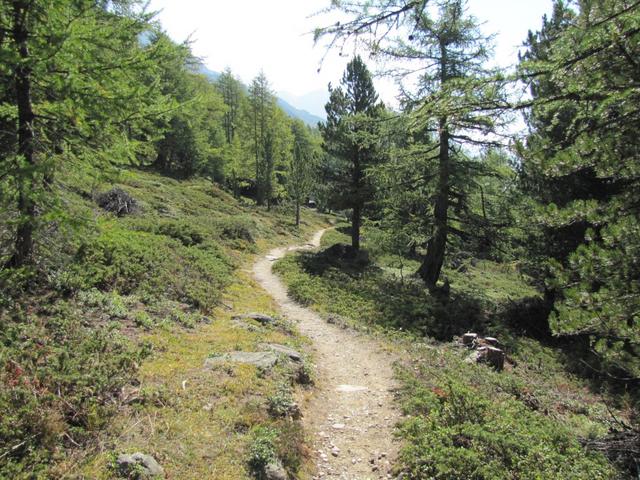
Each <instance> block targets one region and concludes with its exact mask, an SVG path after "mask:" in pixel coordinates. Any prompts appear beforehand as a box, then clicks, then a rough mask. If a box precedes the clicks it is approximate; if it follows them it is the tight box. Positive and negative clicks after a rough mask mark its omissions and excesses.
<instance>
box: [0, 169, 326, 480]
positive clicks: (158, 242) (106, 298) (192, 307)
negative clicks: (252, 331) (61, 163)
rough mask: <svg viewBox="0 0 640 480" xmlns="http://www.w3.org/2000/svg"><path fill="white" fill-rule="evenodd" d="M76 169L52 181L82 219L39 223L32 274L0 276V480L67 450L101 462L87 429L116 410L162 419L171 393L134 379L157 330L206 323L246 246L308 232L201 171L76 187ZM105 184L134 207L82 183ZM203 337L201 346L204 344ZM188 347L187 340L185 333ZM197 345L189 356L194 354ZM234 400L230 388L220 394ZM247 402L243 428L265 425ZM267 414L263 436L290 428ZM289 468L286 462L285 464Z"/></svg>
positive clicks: (40, 466) (232, 343) (47, 466)
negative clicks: (97, 198) (42, 239)
mask: <svg viewBox="0 0 640 480" xmlns="http://www.w3.org/2000/svg"><path fill="white" fill-rule="evenodd" d="M89 174H90V171H89V170H83V169H79V170H77V171H75V172H73V173H70V175H69V176H68V177H67V181H68V183H67V185H66V189H67V190H68V192H69V193H67V194H66V198H65V202H66V203H67V205H68V209H69V211H70V212H73V213H74V215H77V217H78V218H84V219H85V220H84V221H83V222H78V223H77V225H76V226H75V227H74V228H64V229H59V230H53V231H51V232H49V234H48V238H47V242H48V243H49V244H50V245H51V248H47V249H45V248H41V249H39V252H40V254H41V258H42V263H41V265H40V267H39V273H38V274H37V275H34V274H33V273H31V274H28V275H27V274H25V276H21V275H19V271H17V270H13V271H12V272H13V274H12V275H11V276H7V277H3V278H2V281H3V282H4V283H3V285H4V286H6V287H7V288H3V289H2V302H3V303H2V306H3V309H2V312H1V313H0V323H1V327H2V328H1V333H0V384H1V385H2V389H0V390H1V392H0V409H1V410H2V411H3V412H6V413H7V414H6V415H3V416H2V418H1V420H0V445H1V447H0V455H2V456H3V457H2V462H0V477H3V478H4V477H6V478H33V476H34V475H35V476H38V475H39V476H40V477H42V478H51V477H52V476H58V475H61V474H62V473H68V472H69V471H71V470H73V469H77V468H78V466H77V465H75V466H74V465H73V464H70V463H67V461H66V458H67V457H68V456H72V458H75V459H76V461H77V463H79V464H86V463H87V462H89V465H90V466H89V467H87V468H89V471H91V472H92V473H91V474H89V476H90V477H91V478H96V477H100V476H101V475H103V474H104V472H107V471H108V468H107V465H108V461H106V459H105V462H104V463H100V465H101V467H100V468H97V467H94V466H93V463H92V460H91V458H92V457H91V451H92V448H93V445H95V442H96V439H98V438H101V437H102V436H104V435H108V434H110V432H114V431H117V427H115V425H119V424H120V420H118V419H119V418H120V417H121V416H123V415H124V417H125V418H126V417H127V415H130V414H132V413H131V412H129V413H126V414H125V413H124V412H127V408H132V407H134V408H138V409H142V411H144V409H152V410H154V411H155V412H156V413H155V415H166V414H167V412H166V411H165V410H164V408H166V407H167V406H168V405H171V404H172V403H173V402H174V398H173V397H174V392H170V391H166V387H162V385H161V384H155V383H153V382H148V383H147V384H146V385H145V386H143V387H140V386H137V385H138V384H139V383H140V380H141V378H143V377H144V375H145V371H146V368H147V367H145V365H147V364H149V362H153V361H154V359H155V358H157V356H158V355H163V351H164V350H166V348H167V347H166V345H164V344H163V341H164V340H163V341H160V339H161V338H163V337H164V336H167V337H169V338H177V337H179V336H180V335H182V334H183V333H181V332H190V331H193V332H195V331H196V330H195V329H196V328H203V326H207V325H206V324H208V323H211V322H214V321H216V322H217V321H218V319H217V317H218V316H219V315H220V312H219V309H220V305H221V302H222V301H223V299H222V297H223V293H224V292H225V291H226V290H227V289H228V288H229V287H230V286H231V283H232V282H233V281H234V274H235V271H236V268H237V267H238V266H239V265H241V264H242V262H244V261H245V259H246V258H248V255H249V254H251V253H253V252H256V251H258V249H259V248H260V247H259V246H258V242H262V243H265V242H273V241H274V240H276V239H278V238H282V239H284V238H289V237H290V236H291V235H298V236H304V235H306V234H307V232H308V231H309V228H310V222H309V220H308V219H306V218H303V219H302V225H301V229H300V230H294V219H293V218H292V217H291V216H290V215H289V214H288V212H286V211H285V210H281V209H277V211H276V209H274V211H273V212H271V213H268V214H267V213H266V212H258V211H256V210H255V208H252V207H250V206H248V204H245V205H243V204H242V203H241V202H238V201H236V200H235V199H233V197H232V196H231V195H229V194H227V193H225V192H224V191H222V190H220V189H219V188H218V187H216V186H215V185H213V184H211V182H209V181H206V180H197V179H196V180H192V181H184V180H183V181H177V180H174V179H171V178H167V177H163V176H161V175H157V174H153V173H145V172H143V171H136V170H122V171H120V172H119V173H118V174H117V175H115V176H111V179H110V180H109V181H107V180H106V179H105V180H102V181H99V182H97V183H96V182H93V183H89V182H87V181H86V179H87V177H86V176H85V175H89ZM112 182H113V183H112ZM113 184H115V185H117V188H119V189H121V191H123V192H124V191H126V192H127V195H128V196H130V198H132V199H135V200H136V204H137V205H138V209H137V211H136V212H129V213H128V214H127V215H122V216H118V212H108V211H104V210H102V209H100V208H98V205H97V203H94V200H93V195H92V192H94V191H109V188H110V185H113ZM290 217H291V218H290ZM285 218H287V220H285ZM313 225H315V223H313ZM289 232H292V233H289ZM3 272H6V271H3ZM27 280H28V281H27ZM235 281H236V282H237V280H235ZM243 295H244V294H243ZM238 304H239V305H241V303H238ZM247 308H249V307H247ZM211 328H215V329H216V332H218V333H215V335H218V336H219V337H220V339H221V343H220V345H219V348H221V349H222V351H226V350H230V349H231V350H232V349H234V348H236V347H237V346H238V343H239V340H238V339H237V338H233V339H232V338H228V337H226V336H225V335H226V334H224V333H220V331H219V330H217V329H218V328H219V327H213V326H212V327H211ZM205 338H206V340H204V339H203V340H200V341H202V342H203V345H202V346H201V348H206V345H207V342H210V339H209V337H205ZM274 340H279V341H282V340H281V339H274ZM256 341H257V340H256ZM188 343H189V345H190V346H191V347H192V348H195V341H191V342H188ZM210 353H211V352H210V351H209V352H199V354H200V355H201V357H200V358H195V357H193V361H194V363H195V364H196V365H197V364H201V362H202V361H203V358H206V356H207V354H210ZM149 355H151V357H149ZM164 361H165V362H166V361H167V360H164ZM141 366H143V370H142V372H141V371H140V367H141ZM283 375H284V373H283ZM170 378H171V377H166V378H165V382H166V381H171V380H170ZM243 381H244V382H247V385H251V382H252V380H251V379H250V377H247V378H245V379H244V380H243ZM260 382H262V386H261V387H260V386H258V385H254V388H264V389H266V390H270V389H271V388H272V382H273V385H275V384H280V383H282V379H281V378H280V376H276V377H274V378H273V379H269V380H260ZM212 388H213V386H212ZM273 388H275V386H274V387H273ZM134 391H135V392H138V393H135V397H134V398H137V400H135V402H133V403H129V402H130V401H131V398H130V395H131V394H130V393H126V392H134ZM163 392H164V393H163ZM240 397H241V395H240V394H239V393H237V392H236V393H234V392H233V391H232V392H231V393H230V399H229V401H230V402H235V401H239V399H240ZM212 398H213V397H212ZM231 398H234V400H231ZM128 406H129V407H128ZM221 408H222V406H221ZM224 408H226V407H224ZM252 408H253V407H252ZM261 408H263V409H264V415H259V416H256V417H255V418H254V420H252V425H256V426H258V425H260V424H263V423H268V422H269V421H270V418H269V415H268V414H267V413H268V406H267V405H265V406H264V407H261ZM158 412H163V413H158ZM236 415H241V414H240V413H237V414H236ZM185 418H186V417H185ZM114 419H115V420H114ZM225 421H226V420H225ZM114 423H115V425H114ZM276 423H277V424H276V425H274V426H273V428H275V431H277V432H280V431H281V430H282V431H291V429H292V428H293V427H292V426H290V425H288V423H289V421H288V420H287V419H284V418H282V419H278V420H277V421H276ZM292 432H293V431H292ZM291 435H292V437H291V438H292V440H291V442H292V443H291V445H288V446H287V447H286V448H284V447H283V448H282V449H281V450H282V451H280V450H279V452H280V453H281V454H282V455H284V454H285V453H286V452H285V450H287V449H290V447H292V445H294V444H296V443H299V440H294V438H298V437H297V435H299V433H297V434H295V435H294V433H291ZM248 441H249V439H248V437H247V439H246V440H244V441H243V444H244V442H248ZM134 448H135V447H134ZM137 448H140V447H137ZM238 448H240V447H238ZM290 450H291V452H290V454H291V455H293V452H294V451H296V450H295V449H290ZM292 458H293V457H292ZM225 461H226V460H225ZM283 461H285V463H286V462H287V460H286V459H284V460H283ZM291 461H293V462H294V464H295V463H296V462H298V463H299V460H295V461H294V460H291ZM294 464H292V463H290V462H289V463H286V465H287V467H289V468H291V469H292V471H294V469H295V468H296V467H295V465H294ZM243 469H244V467H241V468H240V471H244V470H243ZM61 472H62V473H61ZM99 472H100V473H99ZM237 472H238V471H236V473H235V474H234V475H237ZM230 478H238V477H237V476H235V477H234V476H233V475H232V476H231V477H230Z"/></svg>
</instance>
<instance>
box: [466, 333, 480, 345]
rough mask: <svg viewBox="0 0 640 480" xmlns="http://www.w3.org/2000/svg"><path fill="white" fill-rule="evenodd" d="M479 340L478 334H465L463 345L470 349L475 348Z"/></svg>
mask: <svg viewBox="0 0 640 480" xmlns="http://www.w3.org/2000/svg"><path fill="white" fill-rule="evenodd" d="M477 338H478V334H477V333H465V334H464V335H463V336H462V344H463V345H466V346H468V347H471V346H473V342H474V341H475V340H476V339H477Z"/></svg>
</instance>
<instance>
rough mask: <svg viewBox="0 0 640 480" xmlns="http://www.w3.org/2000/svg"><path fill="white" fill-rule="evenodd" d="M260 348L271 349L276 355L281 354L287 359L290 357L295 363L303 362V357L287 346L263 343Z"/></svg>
mask: <svg viewBox="0 0 640 480" xmlns="http://www.w3.org/2000/svg"><path fill="white" fill-rule="evenodd" d="M258 347H259V348H265V349H269V350H272V351H274V352H276V353H281V354H283V355H286V356H287V357H289V358H290V359H291V360H293V361H295V362H299V361H301V360H302V355H301V354H300V353H299V352H297V351H296V350H294V349H293V348H291V347H287V346H286V345H280V344H277V343H261V344H259V345H258Z"/></svg>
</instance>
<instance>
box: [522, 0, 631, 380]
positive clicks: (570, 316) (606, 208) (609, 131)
mask: <svg viewBox="0 0 640 480" xmlns="http://www.w3.org/2000/svg"><path fill="white" fill-rule="evenodd" d="M556 11H558V5H556ZM572 17H573V18H572V21H571V22H570V24H568V25H566V27H565V28H561V29H557V30H555V31H554V35H549V36H548V41H547V42H546V43H545V51H544V52H543V53H544V54H543V55H541V54H540V53H539V49H538V50H536V48H537V47H538V44H535V43H532V42H529V43H530V50H529V54H528V55H526V56H525V59H524V61H523V63H522V65H521V68H522V75H523V77H524V78H530V79H533V80H534V87H536V89H534V92H533V93H534V100H533V108H532V111H531V116H530V119H531V126H532V134H531V136H530V137H529V138H528V139H527V144H526V146H525V147H524V148H522V149H521V151H520V153H521V154H522V157H523V158H522V161H523V169H524V170H525V173H526V175H527V181H529V182H530V184H531V183H533V184H535V185H540V186H541V187H540V188H539V190H538V191H537V193H538V194H537V195H536V200H537V201H538V203H539V205H540V210H539V211H538V215H537V216H536V217H537V220H538V225H540V226H542V227H544V228H545V230H546V232H549V235H548V236H547V237H546V241H547V242H548V243H550V244H552V247H553V248H551V249H548V250H547V251H546V253H547V258H548V260H549V261H548V263H547V265H548V270H547V277H546V281H547V285H548V286H549V287H550V288H551V289H553V290H554V291H555V292H556V296H555V304H554V306H555V311H554V313H553V315H552V317H551V321H550V323H551V327H552V330H553V331H554V332H555V333H556V334H561V335H571V336H577V337H582V338H588V339H589V340H590V342H589V343H590V347H591V349H592V351H593V352H595V353H596V354H597V355H599V357H600V358H601V360H602V361H603V364H604V365H605V366H606V368H607V371H608V373H609V374H610V375H613V376H614V377H615V378H618V379H626V380H627V381H633V380H634V379H635V380H636V381H637V379H638V378H640V362H639V361H638V358H640V323H639V318H640V317H639V316H638V312H639V311H640V292H639V291H638V278H640V264H639V263H638V259H639V258H640V242H639V241H638V239H639V238H640V222H639V220H638V219H639V218H640V209H639V206H640V195H638V192H639V191H640V181H639V179H640V141H639V137H638V134H637V132H638V129H639V128H640V95H639V93H638V92H639V90H638V88H637V85H638V82H639V81H640V77H639V75H638V62H637V58H638V57H639V56H640V37H639V35H638V32H640V5H639V4H638V3H637V2H633V3H629V2H624V1H621V0H605V1H602V2H581V3H580V4H579V5H576V8H575V10H574V12H573V13H572ZM554 20H555V19H554ZM548 26H549V25H548V24H545V27H546V28H548ZM543 35H544V33H543ZM538 38H539V36H538ZM539 86H544V87H545V88H540V87H539ZM547 86H548V87H550V88H546V87H547ZM565 112H570V115H565V114H564V113H565ZM532 177H533V180H534V181H533V182H531V179H532Z"/></svg>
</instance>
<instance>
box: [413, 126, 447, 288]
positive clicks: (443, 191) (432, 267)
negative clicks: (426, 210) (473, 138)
mask: <svg viewBox="0 0 640 480" xmlns="http://www.w3.org/2000/svg"><path fill="white" fill-rule="evenodd" d="M438 170H439V172H438V189H437V193H436V202H435V206H434V209H433V218H434V231H433V236H432V237H431V239H429V242H428V243H427V255H426V256H425V258H424V260H423V261H422V265H420V268H419V269H418V275H420V278H422V280H423V281H424V283H425V284H426V285H427V287H429V289H433V288H434V287H435V286H436V283H437V281H438V278H440V272H441V270H442V264H443V263H444V254H445V250H446V246H447V235H448V229H449V226H448V212H449V173H450V172H449V170H450V165H449V131H448V128H447V120H446V118H442V119H440V154H439V161H438Z"/></svg>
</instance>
